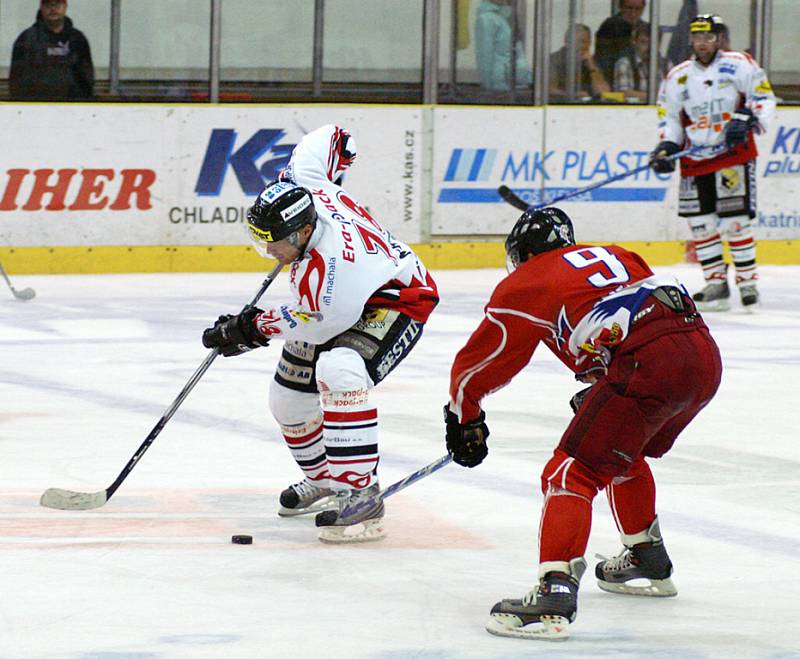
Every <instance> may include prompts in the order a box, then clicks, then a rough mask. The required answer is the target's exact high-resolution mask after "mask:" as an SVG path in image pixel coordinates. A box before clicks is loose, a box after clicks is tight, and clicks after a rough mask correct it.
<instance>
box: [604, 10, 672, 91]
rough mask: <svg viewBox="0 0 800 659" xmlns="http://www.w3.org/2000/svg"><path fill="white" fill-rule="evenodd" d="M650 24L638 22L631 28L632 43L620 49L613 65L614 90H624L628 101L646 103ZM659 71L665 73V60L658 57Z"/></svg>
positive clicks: (648, 77)
mask: <svg viewBox="0 0 800 659" xmlns="http://www.w3.org/2000/svg"><path fill="white" fill-rule="evenodd" d="M650 35H651V31H650V24H649V23H640V24H639V25H637V26H636V27H635V28H634V29H633V43H632V44H631V45H630V46H629V47H628V48H626V49H625V50H624V51H622V55H621V56H620V58H619V59H618V60H617V63H616V64H615V65H614V91H615V92H624V93H625V100H626V101H628V102H631V101H633V102H636V103H646V102H647V90H648V84H649V82H650ZM658 68H659V73H660V75H661V76H664V74H665V73H666V70H665V69H666V62H665V61H664V60H663V59H662V58H661V57H659V61H658Z"/></svg>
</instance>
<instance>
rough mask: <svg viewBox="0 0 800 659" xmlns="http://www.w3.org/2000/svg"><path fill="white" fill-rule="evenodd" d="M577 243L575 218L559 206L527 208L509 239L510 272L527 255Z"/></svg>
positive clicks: (507, 246) (507, 248)
mask: <svg viewBox="0 0 800 659" xmlns="http://www.w3.org/2000/svg"><path fill="white" fill-rule="evenodd" d="M574 244H575V232H574V231H573V229H572V220H570V219H569V215H567V214H566V213H565V212H564V211H562V210H561V209H560V208H556V207H555V206H549V207H547V208H540V209H538V210H533V211H525V212H524V213H523V214H522V216H521V217H520V218H519V219H518V220H517V223H516V224H515V225H514V228H513V229H511V233H509V234H508V238H506V262H507V266H508V270H509V272H511V271H513V270H515V269H516V268H517V266H519V264H520V263H524V262H525V261H527V260H528V256H529V255H530V254H533V255H534V256H535V255H536V254H541V253H542V252H549V251H550V250H551V249H558V248H559V247H566V246H567V245H574Z"/></svg>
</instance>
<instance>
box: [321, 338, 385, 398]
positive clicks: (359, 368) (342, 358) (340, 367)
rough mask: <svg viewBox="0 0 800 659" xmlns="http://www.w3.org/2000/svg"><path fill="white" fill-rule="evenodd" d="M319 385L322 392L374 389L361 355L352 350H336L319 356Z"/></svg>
mask: <svg viewBox="0 0 800 659" xmlns="http://www.w3.org/2000/svg"><path fill="white" fill-rule="evenodd" d="M317 385H318V387H319V389H320V391H326V390H327V391H356V390H358V389H369V388H370V387H372V380H371V379H370V377H369V375H368V374H367V366H366V364H364V359H363V358H362V357H361V355H359V354H358V353H357V352H356V351H355V350H352V349H351V348H334V349H333V350H330V351H328V352H323V353H322V354H321V355H320V356H319V360H318V361H317Z"/></svg>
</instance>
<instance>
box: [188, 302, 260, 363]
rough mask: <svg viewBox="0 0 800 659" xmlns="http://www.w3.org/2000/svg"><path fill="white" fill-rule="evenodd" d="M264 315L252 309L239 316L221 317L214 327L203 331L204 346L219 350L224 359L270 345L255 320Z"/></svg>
mask: <svg viewBox="0 0 800 659" xmlns="http://www.w3.org/2000/svg"><path fill="white" fill-rule="evenodd" d="M260 313H262V312H261V309H258V308H256V307H250V308H249V309H247V310H245V311H243V312H242V313H240V314H239V315H238V316H220V317H219V318H218V319H217V322H216V323H214V327H209V328H208V329H206V330H204V331H203V345H204V346H205V347H206V348H219V351H220V353H222V356H223V357H233V356H235V355H241V354H242V353H243V352H247V351H248V350H253V349H254V348H261V347H263V346H266V345H269V339H268V338H267V337H266V336H264V335H263V334H261V332H259V331H258V329H257V328H256V326H255V323H254V322H253V320H254V319H255V317H256V316H257V315H258V314H260Z"/></svg>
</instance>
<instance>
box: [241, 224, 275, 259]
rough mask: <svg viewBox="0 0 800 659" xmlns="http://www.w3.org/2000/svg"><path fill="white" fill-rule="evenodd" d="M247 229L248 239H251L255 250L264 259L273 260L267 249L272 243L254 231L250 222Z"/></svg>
mask: <svg viewBox="0 0 800 659" xmlns="http://www.w3.org/2000/svg"><path fill="white" fill-rule="evenodd" d="M245 227H246V231H247V237H248V238H250V242H251V243H252V245H253V249H255V250H256V251H257V252H258V253H259V254H261V256H263V257H264V258H267V259H268V258H272V257H270V255H269V252H268V251H267V247H268V246H269V244H270V242H272V241H269V240H266V239H265V238H264V237H263V236H262V235H260V232H258V231H257V230H254V229H253V226H252V225H251V224H250V223H249V222H248V223H247V224H246V225H245Z"/></svg>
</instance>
